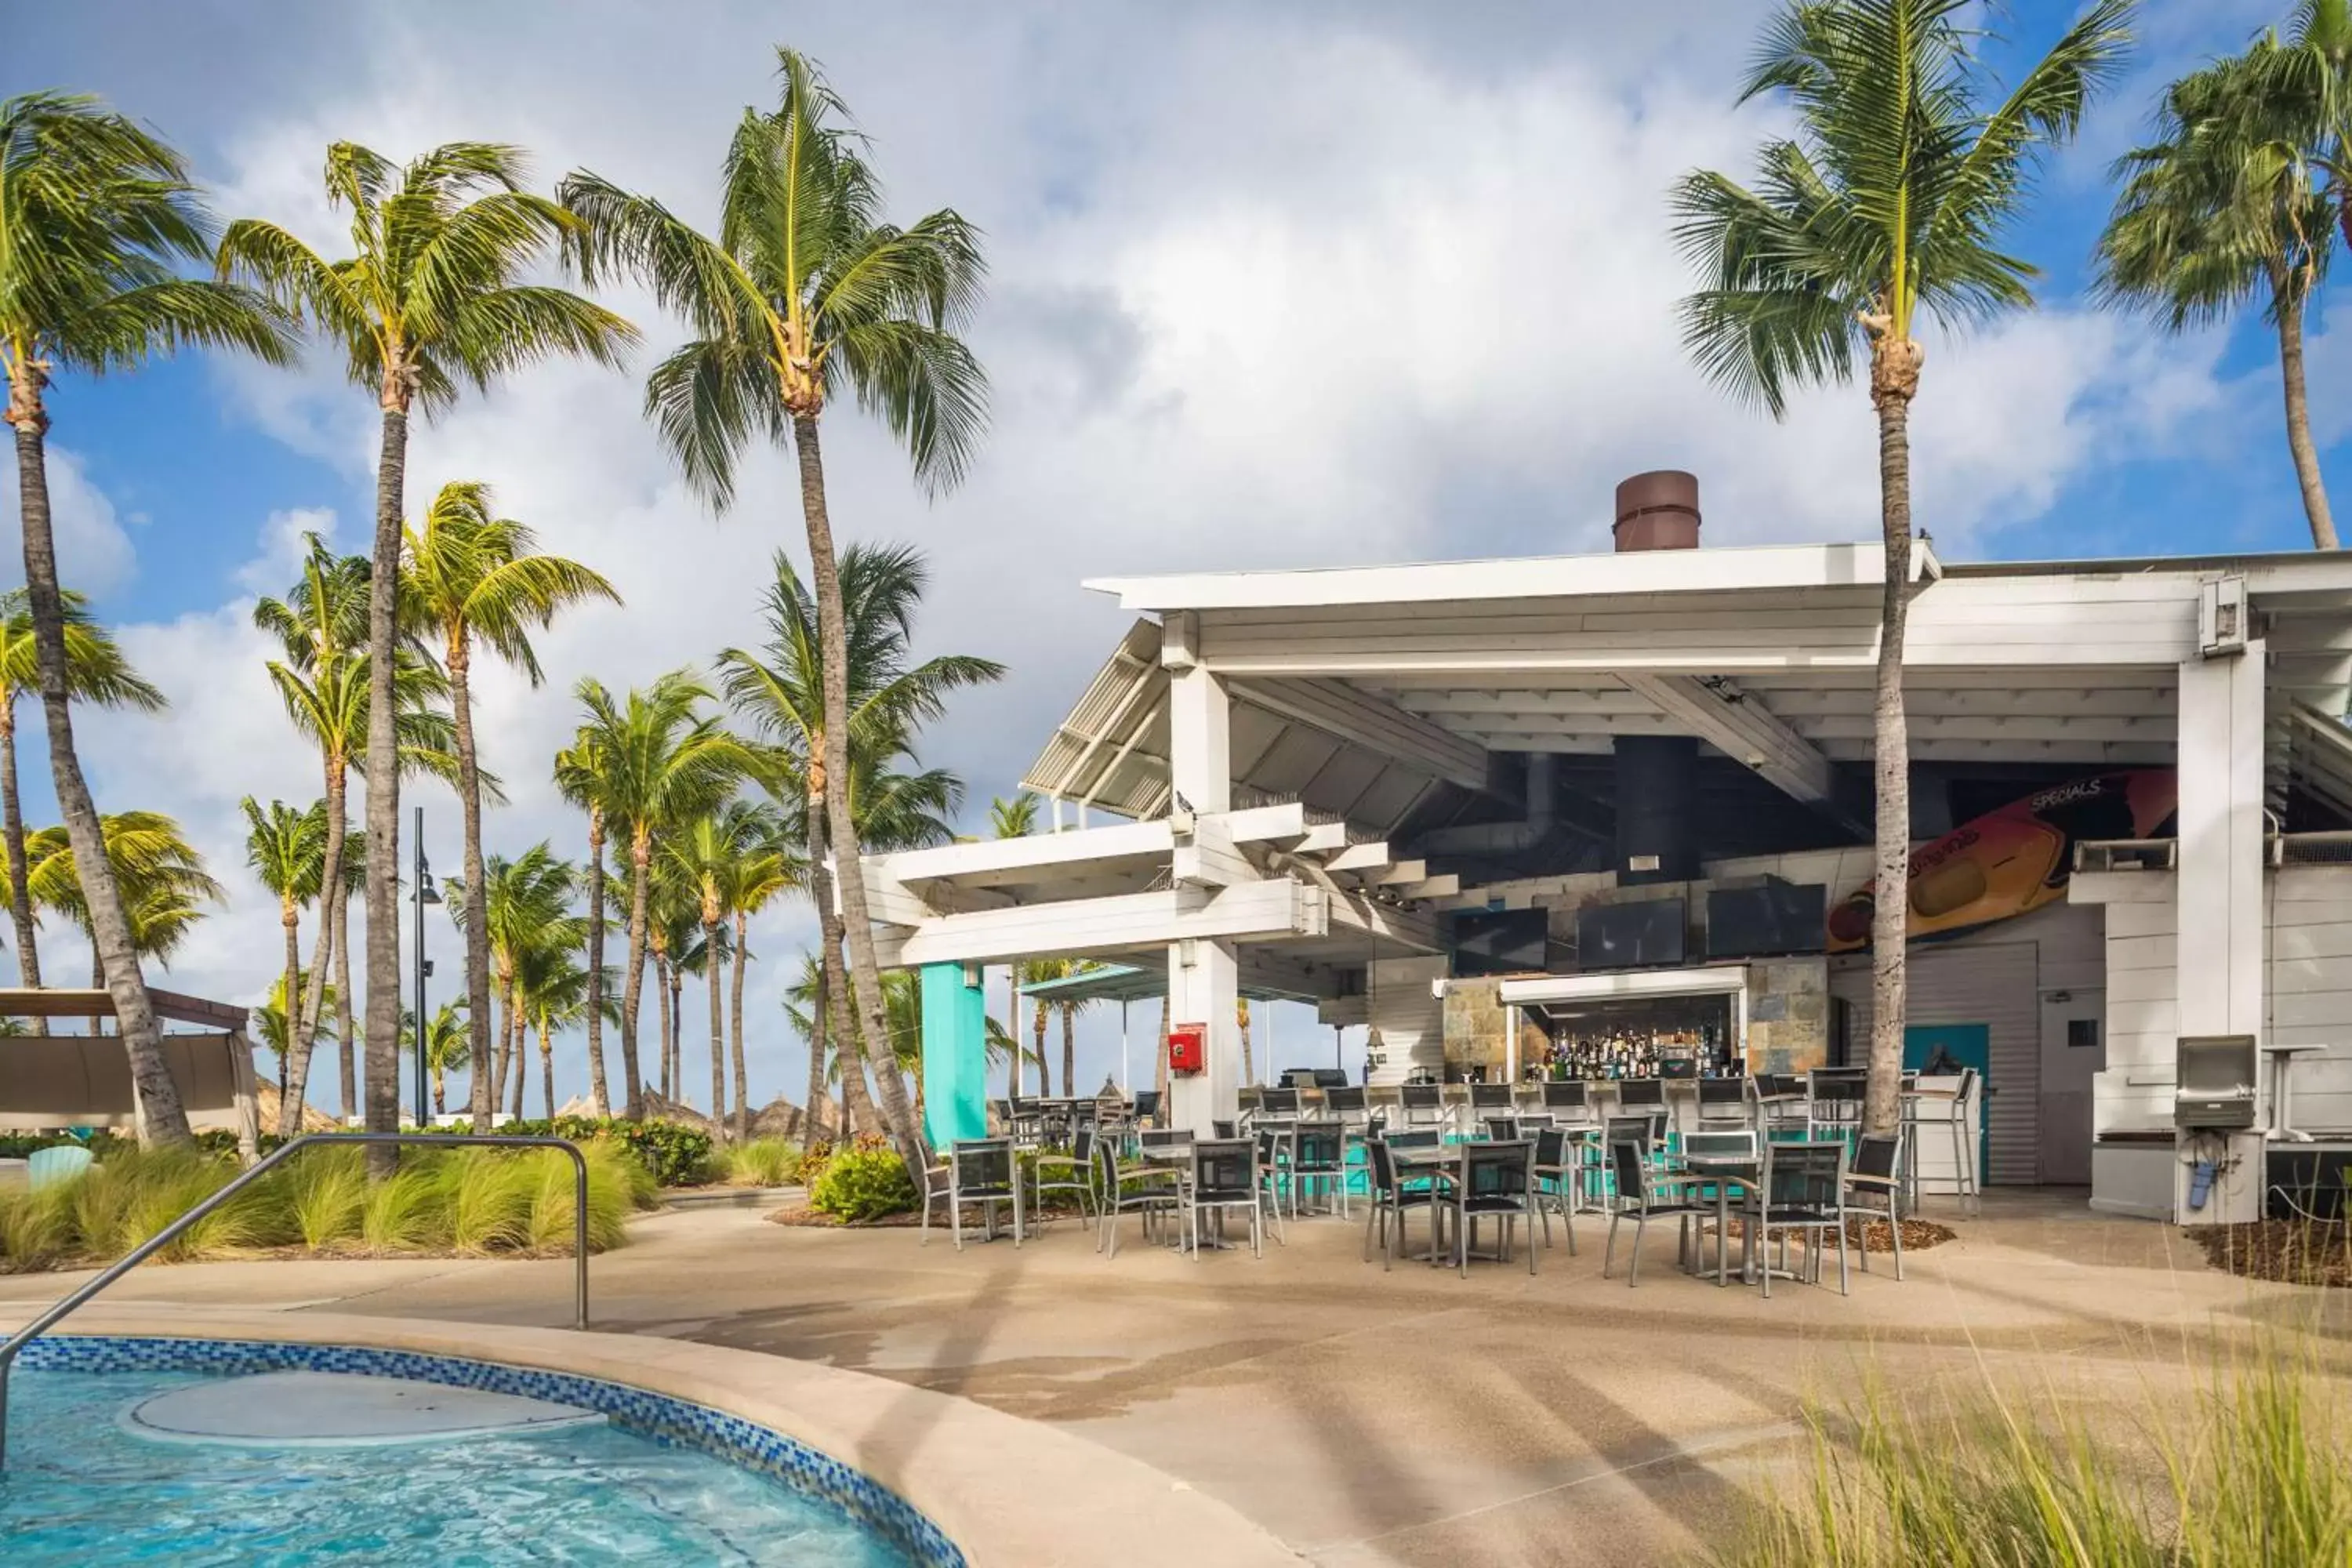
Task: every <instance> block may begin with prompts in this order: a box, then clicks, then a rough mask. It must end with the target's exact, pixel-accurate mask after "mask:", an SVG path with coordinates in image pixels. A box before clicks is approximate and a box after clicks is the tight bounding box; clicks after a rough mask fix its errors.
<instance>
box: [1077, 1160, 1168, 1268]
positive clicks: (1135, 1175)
mask: <svg viewBox="0 0 2352 1568" xmlns="http://www.w3.org/2000/svg"><path fill="white" fill-rule="evenodd" d="M1095 1182H1096V1184H1097V1186H1098V1187H1100V1188H1101V1190H1102V1197H1101V1211H1100V1212H1101V1218H1100V1220H1099V1221H1098V1223H1097V1225H1096V1226H1095V1250H1096V1251H1097V1252H1100V1253H1102V1254H1103V1255H1104V1256H1105V1257H1106V1258H1117V1257H1118V1220H1119V1216H1120V1215H1129V1214H1137V1215H1142V1216H1143V1237H1144V1239H1145V1240H1146V1241H1149V1240H1150V1239H1151V1226H1152V1222H1153V1221H1154V1220H1158V1219H1165V1218H1167V1217H1168V1216H1170V1215H1174V1214H1176V1213H1177V1212H1178V1211H1179V1210H1180V1209H1181V1207H1182V1206H1183V1185H1184V1173H1183V1172H1181V1171H1179V1170H1177V1169H1176V1168H1175V1167H1173V1166H1170V1165H1141V1166H1135V1167H1131V1168H1129V1169H1127V1170H1121V1169H1120V1168H1119V1163H1118V1152H1117V1151H1115V1150H1113V1149H1112V1148H1111V1146H1110V1145H1109V1144H1108V1142H1098V1143H1097V1144H1096V1145H1095Z"/></svg>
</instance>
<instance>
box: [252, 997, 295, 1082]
mask: <svg viewBox="0 0 2352 1568" xmlns="http://www.w3.org/2000/svg"><path fill="white" fill-rule="evenodd" d="M307 978H308V976H307V975H306V974H305V973H303V972H302V971H300V970H296V971H295V974H294V984H293V985H292V987H290V994H291V995H292V996H293V997H294V999H295V1001H296V1002H297V1004H298V1005H299V1001H300V999H301V995H302V983H303V981H304V980H305V979H307ZM288 995H289V986H288V985H287V984H286V976H284V975H282V974H281V975H279V976H278V978H277V979H275V980H273V981H271V982H270V983H269V998H268V1001H266V1002H264V1003H262V1005H260V1006H258V1007H256V1008H255V1009H254V1010H253V1027H254V1034H255V1037H257V1039H258V1040H259V1041H260V1042H261V1046H262V1048H263V1049H265V1050H267V1051H268V1052H269V1054H270V1055H271V1056H274V1057H276V1058H278V1095H279V1097H280V1098H283V1097H284V1095H285V1093H286V1053H287V1049H288V1047H289V1045H290V1044H291V1042H292V1040H293V1037H294V1030H293V1026H292V1023H291V1021H290V1020H289V1018H288V1017H287V1014H286V1008H287V997H288Z"/></svg>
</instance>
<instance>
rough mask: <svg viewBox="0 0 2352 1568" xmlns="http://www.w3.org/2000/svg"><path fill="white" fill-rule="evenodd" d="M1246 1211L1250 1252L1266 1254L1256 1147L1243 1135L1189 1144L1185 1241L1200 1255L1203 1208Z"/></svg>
mask: <svg viewBox="0 0 2352 1568" xmlns="http://www.w3.org/2000/svg"><path fill="white" fill-rule="evenodd" d="M1234 1209H1244V1210H1246V1211H1247V1212H1248V1214H1249V1224H1250V1255H1251V1256H1252V1257H1254V1258H1263V1257H1265V1245H1264V1236H1265V1229H1264V1226H1263V1220H1264V1218H1265V1210H1264V1208H1263V1206H1262V1205H1261V1201H1260V1198H1259V1195H1258V1184H1257V1148H1256V1145H1255V1143H1253V1142H1251V1141H1250V1140H1249V1139H1246V1138H1212V1139H1206V1140H1203V1141H1202V1142H1197V1143H1194V1144H1193V1145H1192V1180H1191V1181H1190V1182H1187V1183H1186V1184H1184V1244H1185V1247H1186V1249H1187V1250H1188V1251H1190V1252H1191V1253H1192V1256H1193V1257H1194V1258H1198V1257H1200V1255H1201V1215H1202V1211H1203V1210H1207V1211H1211V1212H1214V1213H1218V1214H1230V1213H1231V1212H1233V1211H1234Z"/></svg>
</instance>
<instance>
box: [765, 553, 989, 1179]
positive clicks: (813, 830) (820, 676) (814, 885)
mask: <svg viewBox="0 0 2352 1568" xmlns="http://www.w3.org/2000/svg"><path fill="white" fill-rule="evenodd" d="M772 565H773V569H774V574H775V581H774V582H773V583H772V584H770V585H769V588H768V594H767V623H768V640H767V642H766V643H765V644H763V645H762V646H761V647H760V649H759V650H758V651H757V652H756V653H754V652H752V651H750V650H747V649H743V648H735V647H730V648H729V649H727V650H726V651H725V652H723V653H721V654H720V655H719V673H720V679H721V682H722V684H723V686H724V688H725V690H726V693H727V700H728V701H729V703H730V705H732V706H733V708H734V709H735V711H736V712H737V714H738V715H740V717H742V718H743V719H744V720H745V721H748V722H749V723H750V724H751V727H752V728H753V730H754V731H756V732H757V733H758V734H759V735H760V736H761V739H762V740H764V741H765V742H768V743H769V744H770V745H771V746H772V747H773V748H774V749H775V752H776V755H775V756H774V758H773V759H772V762H771V765H770V767H769V769H768V770H767V773H766V776H767V777H768V779H769V780H770V782H771V788H772V790H774V793H775V794H776V795H777V800H778V804H779V805H782V806H783V807H785V809H787V810H788V811H793V812H796V813H797V814H798V816H800V819H801V822H802V824H803V828H804V830H805V832H806V835H807V850H806V857H807V863H808V867H809V878H808V880H809V891H810V896H811V898H812V899H813V900H814V902H815V904H816V910H817V923H818V936H819V942H820V946H819V952H820V955H821V956H822V958H823V960H824V964H825V967H826V976H827V978H826V982H825V985H824V993H823V995H822V997H821V998H820V1002H821V1005H824V1007H825V1008H826V1009H827V1011H826V1016H825V1020H824V1023H825V1026H826V1029H827V1031H828V1033H829V1034H830V1036H832V1037H837V1038H841V1039H851V1038H855V1036H854V1035H853V1034H852V1032H851V1030H850V1027H849V1019H848V1016H847V1012H846V1001H847V998H848V997H849V995H850V994H851V986H850V984H848V983H847V982H846V980H845V975H844V973H843V969H842V961H841V952H842V942H843V938H844V937H845V935H846V934H848V933H847V931H846V930H845V927H846V926H847V925H848V924H850V923H851V922H850V921H849V920H848V918H847V917H846V916H845V912H844V911H843V910H836V908H835V892H834V888H833V885H832V884H833V878H832V877H831V875H830V874H829V873H828V872H827V870H826V868H825V853H824V852H825V848H826V846H827V844H828V843H829V842H830V841H831V840H832V838H833V835H832V834H831V833H830V830H829V829H828V827H827V826H826V816H827V813H828V812H829V810H830V809H831V807H832V796H831V795H830V794H829V791H828V786H827V785H826V784H825V783H824V780H825V779H826V778H827V776H828V773H829V770H830V769H831V768H832V767H833V766H834V765H835V764H834V763H831V762H829V761H828V760H827V759H828V757H829V756H830V754H831V750H832V748H830V747H829V746H828V744H827V742H826V741H825V739H824V736H825V712H826V707H825V704H826V702H827V701H828V700H829V699H828V696H827V692H828V691H829V689H830V687H831V686H832V685H833V684H836V683H835V682H832V681H831V680H830V679H829V677H828V666H827V664H826V659H825V652H824V649H825V647H826V642H825V637H824V613H823V610H822V607H821V606H820V605H819V604H818V603H817V596H816V595H814V594H812V593H811V592H810V591H809V589H808V587H807V586H806V585H805V584H803V582H802V581H801V577H800V574H799V573H798V572H797V571H795V570H794V569H793V563H792V558H791V557H790V556H788V555H786V554H785V553H784V552H782V551H778V552H776V554H775V557H774V560H773V563H772ZM929 576H930V574H929V568H928V567H926V566H925V564H924V562H923V557H922V553H921V552H919V551H917V550H914V549H911V548H908V547H907V546H904V545H866V544H853V545H851V546H850V547H849V549H848V550H847V551H846V552H845V553H844V554H843V555H842V558H841V570H840V573H839V577H838V583H837V586H838V588H839V591H840V595H841V604H842V607H843V611H844V633H845V640H844V644H843V647H844V650H845V651H844V654H843V673H842V678H841V679H840V680H839V681H838V682H837V684H838V685H839V686H840V687H841V689H842V695H843V712H844V714H845V724H846V731H847V734H846V744H845V746H844V747H843V748H842V751H843V757H844V760H843V762H842V763H841V764H840V765H841V766H842V767H843V769H844V770H845V771H844V773H843V774H842V778H841V783H842V785H843V789H842V792H841V793H842V797H843V798H844V799H849V798H850V797H851V795H852V788H851V786H852V785H853V784H854V782H855V780H856V775H857V774H858V773H860V772H863V773H865V774H866V776H868V777H869V778H870V777H874V776H876V775H877V770H886V769H887V764H888V763H890V762H892V761H894V760H896V759H897V758H898V757H899V756H900V755H902V754H903V753H904V752H906V751H907V749H908V745H909V743H910V742H911V740H912V738H913V735H914V733H915V731H917V730H918V729H919V727H920V726H921V725H922V724H923V723H925V722H926V721H929V720H931V719H934V718H937V717H938V716H939V715H940V713H941V712H942V711H944V710H945V709H946V705H947V698H948V695H949V694H950V692H953V691H955V690H957V689H961V688H963V687H967V686H977V685H982V684H984V683H986V682H989V681H992V680H995V679H999V678H1000V677H1001V676H1003V673H1004V667H1003V665H1001V664H998V663H996V662H995V661H994V660H993V659H986V658H975V657H973V656H971V655H969V654H950V655H942V656H940V657H939V658H930V659H926V660H923V661H921V662H919V663H918V662H916V660H915V658H914V656H913V653H912V644H913V640H914V620H915V611H916V610H917V608H918V607H919V605H921V603H922V597H923V592H924V589H925V588H926V587H927V586H928V585H929ZM787 779H789V780H792V781H795V782H796V783H797V785H798V787H797V788H793V787H792V786H791V785H790V784H785V785H784V787H782V788H777V787H776V785H777V784H778V783H779V782H780V781H783V780H787ZM957 787H958V788H959V789H960V788H961V786H960V785H959V786H957ZM882 807H887V801H877V802H870V803H868V804H867V805H863V806H860V805H852V806H851V808H850V809H851V811H852V813H853V817H852V821H851V828H852V832H851V837H858V834H857V831H856V820H855V815H854V814H855V813H856V812H858V811H866V812H868V813H869V814H871V813H872V812H874V811H875V810H877V809H878V808H882ZM920 838H921V835H920V833H919V834H918V837H917V838H916V839H914V840H902V839H901V838H900V837H897V836H886V840H877V839H875V838H873V837H866V838H864V839H863V840H862V842H864V843H866V844H870V845H875V846H876V847H886V843H887V847H912V844H913V843H914V842H917V841H920ZM839 859H840V857H839V855H838V852H837V851H836V854H835V860H836V861H837V862H838V861H839ZM844 864H846V862H844ZM860 891H861V895H862V892H863V889H860ZM870 1059H872V1060H873V1062H874V1065H875V1068H876V1071H877V1073H880V1072H881V1069H882V1066H883V1063H882V1060H881V1059H880V1058H870ZM883 1076H885V1077H887V1074H884V1075H883ZM883 1094H884V1099H885V1109H884V1114H885V1116H886V1118H887V1117H888V1116H890V1115H891V1114H892V1113H891V1112H890V1111H889V1110H888V1109H887V1107H888V1104H889V1103H890V1101H891V1100H893V1099H894V1098H895V1099H897V1100H904V1091H903V1089H899V1087H898V1085H896V1084H895V1083H893V1084H889V1085H887V1086H885V1088H884V1089H883ZM891 1126H892V1131H893V1136H894V1137H895V1136H896V1135H897V1133H898V1124H897V1122H895V1121H893V1122H892V1123H891ZM900 1152H901V1153H904V1152H906V1149H905V1148H904V1147H903V1146H902V1147H901V1149H900Z"/></svg>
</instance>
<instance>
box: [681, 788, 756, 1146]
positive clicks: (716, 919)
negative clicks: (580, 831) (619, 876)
mask: <svg viewBox="0 0 2352 1568" xmlns="http://www.w3.org/2000/svg"><path fill="white" fill-rule="evenodd" d="M778 826H779V824H778V822H777V819H776V814H775V812H774V810H773V809H772V808H771V807H768V806H763V805H759V804H758V803H756V802H752V801H744V800H738V801H732V802H730V803H729V804H728V805H726V806H724V807H722V808H721V809H719V810H718V811H715V812H710V813H708V814H706V815H704V816H699V817H698V818H696V819H695V820H694V822H692V823H691V824H689V825H688V826H686V827H685V828H684V829H683V830H682V831H679V832H675V833H671V834H669V835H667V837H665V838H664V840H663V844H662V855H663V858H664V860H665V861H666V863H667V869H668V871H669V874H670V876H671V878H672V879H675V880H676V882H677V884H678V885H679V886H680V888H681V889H683V890H684V891H685V892H686V893H687V894H688V896H689V897H690V899H691V900H692V907H693V912H694V915H695V917H696V918H697V919H698V920H699V921H700V922H701V924H702V931H703V940H702V952H703V963H702V965H701V967H702V970H703V978H704V980H705V982H706V983H707V984H708V985H709V994H710V1003H709V1012H710V1122H711V1126H712V1128H713V1130H714V1131H717V1132H718V1133H719V1136H720V1137H722V1138H723V1137H724V1136H725V1135H726V1131H727V1129H726V1114H727V1082H726V1064H727V1047H726V1039H725V1035H724V1031H723V1027H722V1023H723V1015H722V1014H721V1012H720V1006H719V986H720V984H721V982H722V981H723V980H724V979H725V975H724V974H723V973H722V971H723V970H724V969H725V968H726V963H727V959H728V957H729V955H730V953H731V954H732V956H733V957H734V960H735V979H736V984H735V1013H736V1016H737V1026H736V1046H737V1050H738V1058H737V1059H738V1062H739V1064H740V1059H741V1058H740V1049H741V1046H742V1026H741V1014H742V994H743V993H742V958H743V954H742V950H741V946H740V942H737V941H736V940H734V938H732V937H730V934H729V931H728V922H729V921H737V922H738V923H737V925H736V927H735V931H736V932H737V933H738V934H740V931H742V926H741V924H740V921H741V917H742V913H743V909H742V898H743V891H744V889H745V886H746V884H747V873H749V874H750V875H751V876H752V877H757V878H760V879H769V880H772V881H774V882H776V883H778V884H780V883H781V879H782V858H781V857H780V856H779V855H778V853H777V852H776V849H775V847H774V836H775V833H776V830H777V827H778ZM755 863H756V865H755ZM736 1077H737V1079H738V1084H737V1090H736V1108H737V1112H738V1121H739V1123H740V1121H741V1117H742V1111H743V1109H744V1107H743V1102H742V1101H743V1092H744V1090H743V1086H742V1084H741V1082H740V1080H741V1079H742V1077H743V1074H742V1072H741V1071H740V1066H739V1070H738V1072H737V1074H736Z"/></svg>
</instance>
